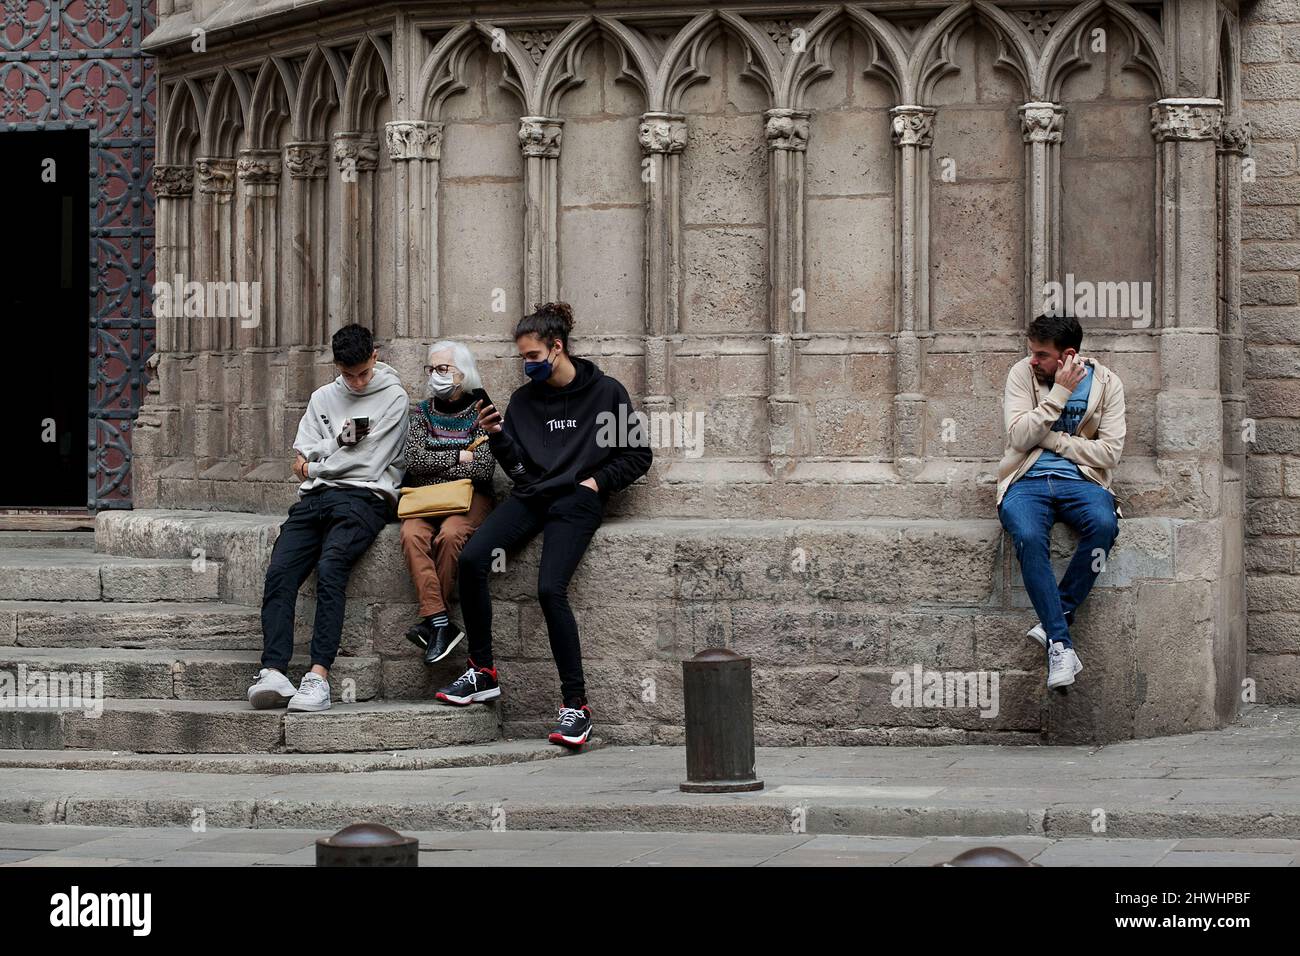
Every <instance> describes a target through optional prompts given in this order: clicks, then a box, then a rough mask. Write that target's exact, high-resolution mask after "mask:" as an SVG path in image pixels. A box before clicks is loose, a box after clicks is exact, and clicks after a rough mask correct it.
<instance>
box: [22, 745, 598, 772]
mask: <svg viewBox="0 0 1300 956" xmlns="http://www.w3.org/2000/svg"><path fill="white" fill-rule="evenodd" d="M604 745H605V744H604V741H602V740H601V739H599V738H597V737H593V738H592V739H591V740H589V741H587V743H586V745H585V746H584V747H583V748H582V749H583V752H584V753H588V752H590V751H593V750H599V749H600V748H601V747H603V746H604ZM575 755H576V754H575V752H574V751H571V750H568V749H566V748H564V747H557V746H555V744H552V743H550V742H549V741H548V740H546V739H545V737H534V738H530V739H527V740H497V741H492V742H490V743H482V744H463V745H457V746H450V747H437V748H431V749H419V750H398V751H391V752H390V751H372V752H366V753H301V754H299V753H273V754H272V753H266V754H138V753H121V752H120V751H111V750H0V770H11V769H18V768H29V769H33V770H37V769H39V770H107V771H117V770H148V771H154V772H158V773H225V774H300V773H317V774H322V773H370V772H373V771H380V770H446V769H453V768H468V767H502V766H505V765H507V764H515V763H532V762H534V761H537V760H550V759H552V758H555V757H567V756H575Z"/></svg>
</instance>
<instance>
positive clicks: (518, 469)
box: [475, 389, 532, 484]
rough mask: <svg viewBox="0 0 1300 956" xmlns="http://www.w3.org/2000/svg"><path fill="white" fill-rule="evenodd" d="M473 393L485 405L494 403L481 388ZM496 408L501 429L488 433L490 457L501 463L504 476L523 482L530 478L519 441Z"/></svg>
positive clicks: (516, 482)
mask: <svg viewBox="0 0 1300 956" xmlns="http://www.w3.org/2000/svg"><path fill="white" fill-rule="evenodd" d="M475 394H476V395H478V396H479V397H480V398H481V399H482V400H483V404H485V405H495V404H496V403H495V402H493V401H492V400H491V399H490V398H488V396H487V393H486V392H483V391H482V390H481V389H480V390H478V391H476V393H475ZM496 409H497V411H499V412H501V416H502V419H503V421H502V423H501V431H499V432H489V433H488V448H490V449H491V450H492V457H493V458H495V459H496V460H497V462H498V463H499V464H500V465H501V469H502V471H504V472H505V473H506V476H507V477H508V478H509V479H510V480H511V481H513V482H514V483H515V484H525V483H527V482H528V481H531V480H532V479H531V476H530V475H529V474H528V468H527V466H526V465H525V464H524V456H523V454H522V453H521V452H520V450H519V443H518V442H516V441H515V435H514V426H513V425H512V424H511V423H510V419H509V418H507V417H506V415H505V412H504V411H502V410H501V407H500V406H499V405H497V406H496Z"/></svg>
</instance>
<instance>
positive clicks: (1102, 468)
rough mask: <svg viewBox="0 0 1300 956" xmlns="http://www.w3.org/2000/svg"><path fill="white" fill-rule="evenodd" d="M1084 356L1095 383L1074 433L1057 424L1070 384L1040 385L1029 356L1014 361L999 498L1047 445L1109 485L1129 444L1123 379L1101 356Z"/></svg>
mask: <svg viewBox="0 0 1300 956" xmlns="http://www.w3.org/2000/svg"><path fill="white" fill-rule="evenodd" d="M1084 361H1085V362H1087V363H1088V364H1089V365H1090V366H1092V388H1091V389H1090V390H1089V391H1088V407H1087V409H1086V410H1085V411H1084V413H1083V420H1082V421H1081V422H1080V423H1079V429H1078V431H1076V432H1075V433H1074V434H1071V435H1067V434H1066V433H1065V432H1061V431H1053V430H1052V424H1053V423H1054V422H1055V421H1056V420H1057V419H1058V418H1060V417H1061V412H1062V410H1063V409H1064V408H1065V403H1066V401H1068V400H1069V398H1070V391H1071V390H1070V389H1068V388H1066V387H1065V386H1064V385H1053V386H1052V387H1051V388H1050V389H1047V388H1044V387H1043V386H1042V385H1040V384H1039V382H1038V379H1037V378H1035V377H1034V370H1033V369H1032V368H1031V367H1030V365H1029V357H1028V356H1026V357H1025V358H1022V359H1021V360H1020V361H1019V362H1017V363H1016V364H1015V365H1013V366H1011V371H1010V372H1008V373H1007V387H1006V391H1005V392H1004V394H1003V397H1002V417H1003V422H1004V424H1005V426H1006V432H1007V450H1006V453H1005V454H1004V455H1003V456H1002V461H1001V463H1000V464H999V465H998V504H1001V503H1002V496H1003V495H1005V494H1006V493H1007V489H1008V488H1010V487H1011V483H1012V482H1014V481H1016V480H1017V479H1018V478H1019V477H1020V476H1021V475H1023V474H1024V473H1025V472H1027V471H1028V470H1029V469H1030V467H1032V466H1033V464H1034V462H1036V461H1037V460H1038V456H1039V455H1041V454H1042V453H1043V449H1044V448H1046V449H1048V450H1049V451H1054V452H1056V453H1057V454H1058V455H1060V456H1061V457H1062V458H1067V459H1069V460H1070V461H1072V462H1074V463H1075V464H1076V465H1078V466H1079V471H1080V472H1082V473H1083V476H1084V477H1085V478H1087V479H1088V480H1089V481H1095V482H1096V483H1097V484H1099V485H1101V486H1102V487H1103V488H1106V489H1110V479H1111V470H1112V469H1113V468H1114V467H1115V466H1116V465H1117V464H1119V456H1120V453H1121V452H1122V451H1123V450H1124V432H1125V428H1124V384H1123V383H1122V382H1121V381H1120V380H1119V376H1118V375H1116V374H1115V373H1114V372H1112V371H1111V370H1110V369H1108V368H1106V366H1104V365H1102V364H1101V363H1100V362H1095V361H1093V360H1092V359H1089V358H1085V359H1084ZM1111 493H1112V494H1113V493H1114V492H1113V491H1112V492H1111Z"/></svg>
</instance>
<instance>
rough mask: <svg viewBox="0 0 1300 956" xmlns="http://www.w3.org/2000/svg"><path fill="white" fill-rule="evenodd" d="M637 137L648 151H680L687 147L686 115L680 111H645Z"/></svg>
mask: <svg viewBox="0 0 1300 956" xmlns="http://www.w3.org/2000/svg"><path fill="white" fill-rule="evenodd" d="M636 138H637V140H638V141H639V142H640V143H641V149H642V150H643V151H644V152H646V153H680V152H681V151H682V150H684V149H685V148H686V117H684V116H683V115H682V114H680V113H644V114H642V116H641V125H640V126H639V127H638V128H637V131H636Z"/></svg>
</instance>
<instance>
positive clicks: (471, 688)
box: [433, 661, 501, 706]
mask: <svg viewBox="0 0 1300 956" xmlns="http://www.w3.org/2000/svg"><path fill="white" fill-rule="evenodd" d="M433 696H434V697H435V698H437V699H438V700H441V701H443V702H445V703H448V704H457V705H460V706H464V705H465V704H480V703H482V702H483V701H487V700H493V699H495V698H497V697H500V696H501V685H500V684H498V683H497V669H496V668H495V667H475V666H474V662H473V661H470V662H469V670H467V671H466V672H465V673H463V674H461V675H460V676H459V677H457V678H456V679H455V680H454V681H452V682H451V683H450V684H448V685H447V686H446V687H443V688H442V689H441V690H439V691H438V692H437V693H436V694H434V695H433Z"/></svg>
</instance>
